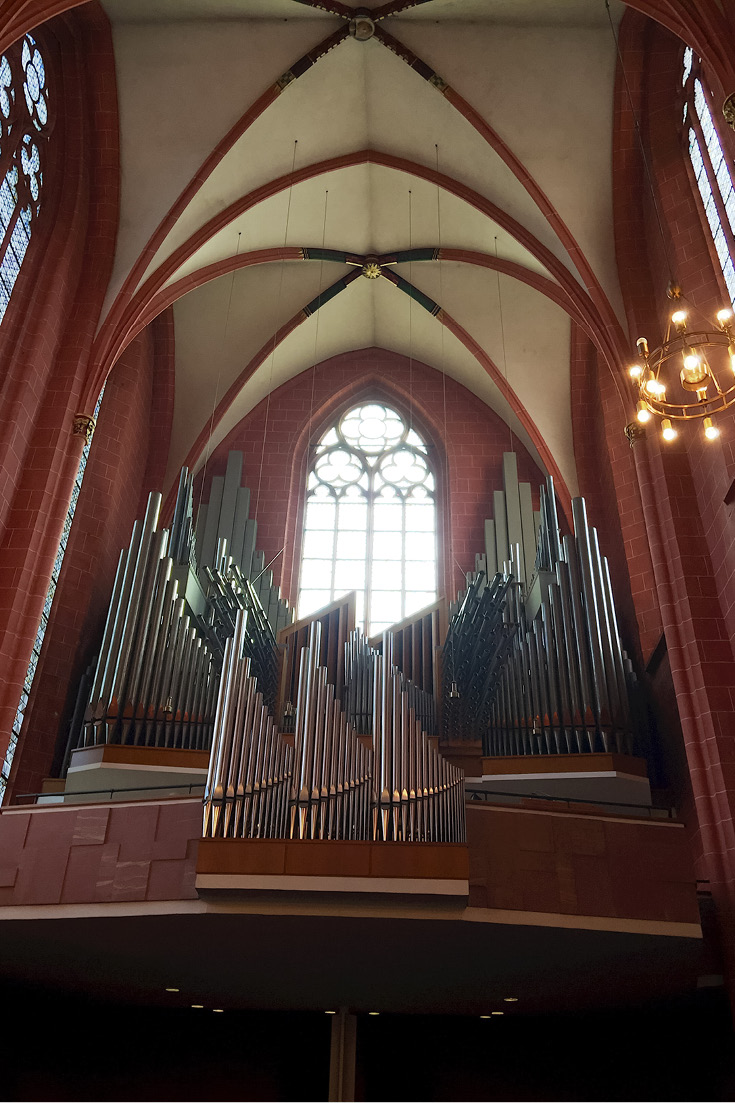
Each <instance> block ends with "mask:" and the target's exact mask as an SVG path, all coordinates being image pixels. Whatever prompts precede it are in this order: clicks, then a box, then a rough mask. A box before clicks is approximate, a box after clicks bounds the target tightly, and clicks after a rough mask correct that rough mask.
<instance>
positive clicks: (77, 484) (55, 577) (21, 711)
mask: <svg viewBox="0 0 735 1103" xmlns="http://www.w3.org/2000/svg"><path fill="white" fill-rule="evenodd" d="M104 393H105V388H104V387H103V388H102V390H101V391H100V396H99V398H98V399H97V405H96V406H95V410H94V416H95V420H96V418H97V416H98V414H99V412H100V405H101V403H102V395H103V394H104ZM91 443H92V442H91V441H88V442H87V443H86V444H85V445H84V448H83V449H82V456H81V459H80V460H79V467H78V468H77V474H76V478H75V480H74V487H73V488H72V492H71V501H70V502H69V508H68V510H67V511H66V519H65V521H64V528H63V531H62V533H61V540H60V541H59V548H58V551H57V552H56V559H55V560H54V566H53V570H52V572H51V581H50V582H49V584H48V590H47V591H46V600H45V601H44V603H43V612H42V613H41V622H40V624H39V625H38V631H37V632H36V638H35V640H34V641H33V651H32V653H31V659H30V662H29V664H28V670H27V671H26V677H25V682H24V683H23V692H22V693H21V695H20V701H19V702H18V709H17V711H16V714H15V720H14V721H13V730H12V732H11V734H10V742H9V744H8V749H7V751H6V752H5V760H4V762H3V764H2V767H0V801H2V798H3V796H4V795H5V787H6V785H7V781H8V777H9V776H10V768H11V766H12V765H13V758H14V756H15V749H16V747H17V746H18V740H19V738H20V731H21V728H22V726H23V718H24V716H25V711H26V708H27V707H28V698H29V696H30V692H31V686H32V685H33V679H34V678H35V676H36V667H37V666H38V660H39V658H40V655H41V646H42V644H43V638H44V636H45V635H46V629H47V627H48V622H49V617H50V616H51V606H52V604H53V600H54V596H55V594H56V587H57V585H58V583H59V575H60V574H61V564H62V563H63V562H64V553H65V552H66V545H67V543H68V541H69V533H70V532H71V523H72V521H73V520H74V514H75V512H76V508H77V502H78V501H79V492H80V490H81V489H82V479H83V478H84V472H85V470H86V468H87V460H88V459H89V449H90V446H91Z"/></svg>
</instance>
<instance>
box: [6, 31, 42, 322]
mask: <svg viewBox="0 0 735 1103" xmlns="http://www.w3.org/2000/svg"><path fill="white" fill-rule="evenodd" d="M49 132H50V118H49V92H48V85H47V81H46V66H45V65H44V62H43V58H42V56H41V51H40V50H39V48H38V46H37V45H36V41H35V39H34V38H32V37H31V36H30V35H29V34H27V35H26V36H25V38H23V39H22V40H21V41H20V42H17V43H15V44H14V45H13V46H12V47H11V48H10V49H9V50H8V51H7V52H6V53H4V54H3V55H2V56H0V321H1V320H2V318H3V316H4V315H5V311H6V310H7V308H8V303H9V301H10V296H11V293H12V291H13V288H14V286H15V281H16V280H17V278H18V273H19V272H20V266H21V264H22V263H23V258H24V257H25V255H26V251H27V249H28V245H29V242H30V240H31V232H32V229H33V222H34V219H35V218H36V216H37V215H38V212H39V209H40V207H41V190H42V188H43V147H44V144H45V140H46V139H47V138H48V135H49Z"/></svg>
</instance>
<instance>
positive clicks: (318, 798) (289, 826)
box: [204, 614, 464, 842]
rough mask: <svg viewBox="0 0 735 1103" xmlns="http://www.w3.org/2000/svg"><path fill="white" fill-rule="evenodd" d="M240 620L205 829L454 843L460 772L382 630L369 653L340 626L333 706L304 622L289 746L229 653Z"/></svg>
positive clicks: (315, 630)
mask: <svg viewBox="0 0 735 1103" xmlns="http://www.w3.org/2000/svg"><path fill="white" fill-rule="evenodd" d="M243 618H244V614H239V619H238V625H237V627H236V631H235V636H234V638H233V641H228V652H227V656H226V659H225V666H224V670H223V675H222V682H221V686H220V694H219V699H218V705H217V716H216V720H215V737H214V746H213V750H212V757H211V760H210V772H209V777H208V781H207V788H206V792H205V813H204V833H205V836H207V835H209V836H211V837H217V836H223V837H228V838H259V837H267V838H274V837H276V838H289V837H290V838H299V839H374V840H383V841H399V840H400V841H403V842H460V841H463V839H464V791H463V776H462V773H461V771H460V770H458V769H457V768H456V767H454V766H451V765H450V764H449V763H447V762H446V761H445V760H444V759H443V758H442V757H441V756H440V754H439V753H438V750H437V748H436V745H435V742H434V741H432V740H431V739H430V738H429V737H428V736H427V735H426V732H425V731H424V730H423V728H422V724H421V720H420V718H419V717H418V716H417V714H416V708H415V704H416V702H417V700H419V695H420V694H421V692H422V691H420V690H418V689H417V688H416V687H415V686H412V685H411V684H410V683H409V682H408V680H407V679H406V678H405V677H404V676H403V674H402V673H401V672H400V671H399V670H398V669H397V668H396V667H395V666H394V665H393V663H392V662H391V634H390V633H389V632H386V633H385V635H384V637H383V654H382V655H381V654H379V653H378V652H377V651H376V650H375V649H374V648H371V647H370V645H369V643H368V641H367V640H366V639H365V637H364V636H363V635H362V633H360V632H359V631H358V630H355V631H353V632H352V633H351V636H350V638H349V640H348V642H347V645H346V652H345V659H344V669H345V686H344V693H343V696H344V702H345V707H344V708H343V705H342V703H341V702H340V700H339V699H338V695H337V693H336V692H335V686H334V685H333V684H331V683H330V682H328V681H327V676H328V675H327V667H326V666H322V665H320V664H319V656H320V654H321V650H322V625H321V623H320V620H319V618H314V620H313V622H312V624H311V628H310V631H309V639H308V643H307V644H306V645H305V646H304V647H302V648H301V650H300V659H299V678H298V688H297V692H296V705H295V712H294V720H295V724H294V727H295V730H294V734H293V744H291V741H290V739H289V737H288V736H283V735H278V734H276V729H275V725H274V723H273V720H272V718H271V716H270V714H269V713H268V710H267V709H266V708H265V706H264V704H263V700H262V695H261V694H258V693H257V692H256V691H255V683H254V680H253V679H252V677H251V676H250V672H249V661H248V660H247V659H243V658H242V656H241V654H240V649H241V645H240V640H241V638H242V631H243V623H244V619H243ZM356 719H357V720H358V721H359V726H360V729H361V731H360V732H358V731H356V728H355V723H354V721H355V720H356ZM368 725H369V727H368ZM366 733H369V734H366Z"/></svg>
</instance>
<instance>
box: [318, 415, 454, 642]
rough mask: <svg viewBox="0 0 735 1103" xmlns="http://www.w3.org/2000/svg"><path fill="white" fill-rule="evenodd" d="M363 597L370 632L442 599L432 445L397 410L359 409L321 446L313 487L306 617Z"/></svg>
mask: <svg viewBox="0 0 735 1103" xmlns="http://www.w3.org/2000/svg"><path fill="white" fill-rule="evenodd" d="M351 590H355V591H357V623H358V625H360V626H361V627H364V629H365V631H366V632H367V633H368V635H375V634H376V633H378V632H382V631H383V630H384V629H385V628H389V627H390V626H391V625H392V624H395V623H396V622H397V621H400V620H402V619H403V618H404V617H407V616H410V615H411V614H412V613H415V612H418V611H419V610H420V609H423V608H424V606H426V605H430V604H431V602H433V601H436V488H435V480H434V473H433V471H432V469H431V465H430V463H429V459H428V449H427V446H426V444H425V443H424V441H423V440H422V439H421V437H420V436H419V434H418V433H417V432H416V431H415V430H414V429H412V428H411V427H410V426H409V425H408V424H407V423H406V421H405V420H404V418H403V417H401V415H400V414H398V413H396V411H395V410H392V409H391V408H390V407H388V406H383V405H378V404H377V403H368V404H365V405H362V406H356V407H354V409H352V410H349V411H348V412H347V413H346V414H344V415H343V417H341V418H340V420H339V422H338V423H337V425H335V426H333V427H332V428H331V429H329V430H328V432H326V433H325V434H324V436H323V437H322V439H321V440H320V442H319V444H318V446H317V448H316V451H315V456H314V461H313V463H312V464H311V469H310V471H309V477H308V482H307V497H306V513H305V522H304V542H303V552H302V560H301V579H300V590H299V616H300V617H305V616H309V615H310V614H312V613H314V612H316V611H317V610H318V609H320V608H321V607H322V606H324V605H328V604H329V602H330V601H333V600H334V599H335V598H338V597H341V596H342V595H343V594H346V593H349V592H350V591H351Z"/></svg>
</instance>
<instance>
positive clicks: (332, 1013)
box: [324, 1011, 337, 1015]
mask: <svg viewBox="0 0 735 1103" xmlns="http://www.w3.org/2000/svg"><path fill="white" fill-rule="evenodd" d="M324 1014H325V1015H336V1014H337V1012H336V1011H325V1012H324Z"/></svg>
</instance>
